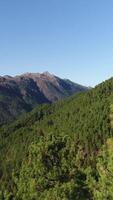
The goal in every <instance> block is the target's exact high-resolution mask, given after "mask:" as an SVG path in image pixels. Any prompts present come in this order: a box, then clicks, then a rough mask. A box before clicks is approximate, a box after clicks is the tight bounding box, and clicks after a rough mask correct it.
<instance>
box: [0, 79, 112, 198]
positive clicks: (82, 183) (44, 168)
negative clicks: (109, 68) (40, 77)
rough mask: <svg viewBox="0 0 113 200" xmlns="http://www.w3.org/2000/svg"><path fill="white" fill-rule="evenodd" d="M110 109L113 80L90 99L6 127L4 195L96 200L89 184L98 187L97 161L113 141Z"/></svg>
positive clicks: (47, 108)
mask: <svg viewBox="0 0 113 200" xmlns="http://www.w3.org/2000/svg"><path fill="white" fill-rule="evenodd" d="M112 104H113V78H112V79H110V80H108V81H106V82H104V83H102V84H100V85H98V86H97V87H96V88H95V89H92V90H90V91H87V92H86V93H80V94H77V95H74V96H72V97H69V98H67V99H65V100H62V101H60V102H57V103H55V104H53V105H41V106H39V107H38V108H36V109H34V110H33V111H32V112H30V113H28V114H25V115H23V116H22V117H20V118H19V119H18V120H16V121H15V122H14V123H12V124H10V125H8V126H4V127H2V128H1V130H0V163H1V166H0V177H1V189H2V190H3V191H4V187H5V189H6V188H7V190H8V191H10V192H11V195H12V194H13V195H14V193H15V190H16V189H17V194H16V195H17V197H16V198H17V199H19V197H20V199H22V200H23V199H26V198H27V199H28V200H29V199H30V197H29V195H30V196H31V199H32V198H34V199H37V197H39V196H38V195H40V197H39V199H49V198H50V197H51V199H54V195H55V198H56V199H62V198H65V199H66V200H68V199H72V200H73V199H77V200H83V199H84V200H86V199H93V198H92V197H91V196H92V195H93V194H92V190H93V186H92V188H91V184H93V182H90V181H91V180H93V179H95V181H98V173H97V171H96V164H97V157H98V155H99V152H100V149H101V147H102V145H103V144H104V143H105V142H106V140H107V138H109V137H112V136H113V130H112V127H111V117H112V115H111V114H112V113H111V112H112V111H111V105H112ZM39 166H41V167H39ZM87 173H88V179H87ZM90 176H91V177H90ZM15 180H17V181H16V182H15ZM40 181H42V182H40ZM95 181H94V183H95ZM15 184H16V186H15V187H16V189H15V187H14V185H15ZM88 184H89V185H88ZM39 186H40V187H39ZM41 186H42V187H41ZM95 187H96V186H95ZM94 189H95V188H94ZM58 191H61V193H59V192H58ZM57 192H58V193H57ZM70 192H72V193H70ZM18 195H19V196H18ZM34 195H36V196H34ZM70 195H72V196H71V197H69V196H70ZM47 197H48V198H47Z"/></svg>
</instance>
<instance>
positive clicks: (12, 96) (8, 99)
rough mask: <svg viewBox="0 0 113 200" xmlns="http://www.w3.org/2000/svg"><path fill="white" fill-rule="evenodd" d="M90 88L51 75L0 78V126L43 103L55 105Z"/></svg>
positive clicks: (29, 74)
mask: <svg viewBox="0 0 113 200" xmlns="http://www.w3.org/2000/svg"><path fill="white" fill-rule="evenodd" d="M87 89H88V88H86V87H84V86H81V85H78V84H75V83H73V82H71V81H69V80H65V79H60V78H58V77H56V76H54V75H51V74H49V73H47V72H46V73H43V74H39V73H36V74H33V73H27V74H23V75H21V76H16V77H10V76H5V77H0V125H3V124H5V123H7V122H10V121H13V120H14V119H16V118H17V117H18V116H19V115H21V114H22V113H25V112H28V111H31V110H32V109H33V108H35V107H36V106H37V105H40V104H42V103H53V102H55V101H57V100H59V99H63V98H64V97H67V96H70V95H72V94H74V93H77V92H80V91H86V90H87Z"/></svg>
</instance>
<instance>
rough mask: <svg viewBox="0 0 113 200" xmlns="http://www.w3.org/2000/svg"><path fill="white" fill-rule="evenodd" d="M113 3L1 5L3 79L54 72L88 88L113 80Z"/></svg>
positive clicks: (60, 0) (25, 1) (62, 0)
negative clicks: (5, 77)
mask: <svg viewBox="0 0 113 200" xmlns="http://www.w3.org/2000/svg"><path fill="white" fill-rule="evenodd" d="M112 10H113V1H112V0H108V1H106V0H99V1H98V0H95V1H90V0H79V1H75V0H71V1H69V0H57V1H56V0H48V1H47V0H33V1H31V0H19V1H15V0H10V1H8V0H4V1H0V27H1V28H0V75H6V74H7V75H18V74H22V73H25V72H39V73H40V72H44V71H49V72H50V73H52V74H55V75H57V76H59V77H61V78H68V79H70V80H72V81H74V82H76V83H80V84H82V85H86V86H95V85H96V84H98V83H100V82H102V81H103V80H105V79H108V78H110V77H112V76H113V12H112Z"/></svg>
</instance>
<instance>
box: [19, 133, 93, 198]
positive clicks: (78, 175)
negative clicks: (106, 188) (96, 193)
mask: <svg viewBox="0 0 113 200" xmlns="http://www.w3.org/2000/svg"><path fill="white" fill-rule="evenodd" d="M85 180H86V176H85V174H84V173H83V172H82V171H80V170H79V169H78V167H77V166H76V149H75V147H74V140H73V139H71V138H70V137H68V136H65V137H63V136H56V135H54V134H50V135H48V136H46V137H41V138H40V139H39V141H38V142H35V143H33V144H32V145H31V146H30V149H29V155H28V157H27V158H26V161H24V163H23V165H22V169H21V171H20V175H19V180H18V178H16V182H17V195H16V198H17V199H18V200H19V199H22V200H25V199H28V200H32V199H40V200H44V199H45V200H47V199H54V200H55V199H56V200H57V199H59V200H60V199H61V200H62V199H65V200H68V199H71V200H79V199H81V200H82V199H86V197H87V198H88V197H90V194H89V192H88V189H87V186H86V185H85Z"/></svg>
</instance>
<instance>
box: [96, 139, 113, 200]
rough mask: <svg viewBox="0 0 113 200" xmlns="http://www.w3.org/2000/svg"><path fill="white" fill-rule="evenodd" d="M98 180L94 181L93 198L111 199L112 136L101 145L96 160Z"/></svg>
mask: <svg viewBox="0 0 113 200" xmlns="http://www.w3.org/2000/svg"><path fill="white" fill-rule="evenodd" d="M97 171H98V174H99V178H98V181H97V182H95V186H94V188H93V194H94V199H95V200H104V199H105V200H106V199H110V200H112V199H113V138H111V139H108V140H107V142H106V144H105V145H104V146H103V148H102V150H101V152H100V154H99V158H98V162H97Z"/></svg>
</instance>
